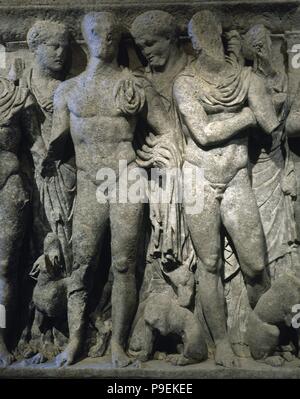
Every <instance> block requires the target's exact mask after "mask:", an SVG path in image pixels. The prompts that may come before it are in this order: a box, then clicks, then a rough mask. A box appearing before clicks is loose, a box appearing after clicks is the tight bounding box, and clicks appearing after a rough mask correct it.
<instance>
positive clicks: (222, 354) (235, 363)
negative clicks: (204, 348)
mask: <svg viewBox="0 0 300 399" xmlns="http://www.w3.org/2000/svg"><path fill="white" fill-rule="evenodd" d="M215 362H216V364H217V365H219V366H223V367H228V368H232V367H241V364H240V360H239V358H238V357H237V356H236V355H235V354H234V352H233V350H232V348H231V345H230V343H229V342H228V341H227V340H224V341H220V342H219V343H218V344H217V345H216V353H215Z"/></svg>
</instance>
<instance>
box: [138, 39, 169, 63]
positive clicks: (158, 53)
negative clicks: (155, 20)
mask: <svg viewBox="0 0 300 399" xmlns="http://www.w3.org/2000/svg"><path fill="white" fill-rule="evenodd" d="M136 44H137V45H138V46H139V48H140V49H141V51H142V53H143V55H144V56H145V58H146V59H147V61H148V62H149V64H150V65H151V67H152V68H153V69H156V68H158V69H159V68H163V67H164V66H165V65H166V63H167V61H168V59H169V57H170V52H171V51H172V50H171V49H172V41H171V39H170V38H169V37H161V36H157V35H147V34H145V36H141V37H139V38H138V39H136Z"/></svg>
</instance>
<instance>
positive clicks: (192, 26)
mask: <svg viewBox="0 0 300 399" xmlns="http://www.w3.org/2000/svg"><path fill="white" fill-rule="evenodd" d="M188 34H189V37H190V39H191V41H192V45H193V48H194V50H195V51H196V53H199V52H203V51H204V52H206V53H208V54H209V53H215V51H216V50H217V51H219V50H222V51H223V43H222V38H221V35H222V25H221V23H220V22H219V21H218V20H217V18H216V17H215V15H214V14H213V13H212V12H211V11H207V10H204V11H200V12H197V13H196V14H195V15H194V16H193V17H192V19H191V20H190V22H189V24H188Z"/></svg>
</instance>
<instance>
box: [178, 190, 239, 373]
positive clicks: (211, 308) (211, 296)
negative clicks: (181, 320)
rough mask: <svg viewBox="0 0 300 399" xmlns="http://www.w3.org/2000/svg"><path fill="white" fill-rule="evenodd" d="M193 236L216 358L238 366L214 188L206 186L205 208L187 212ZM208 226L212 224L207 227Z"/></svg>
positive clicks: (229, 365) (202, 300)
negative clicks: (227, 311) (227, 307)
mask: <svg viewBox="0 0 300 399" xmlns="http://www.w3.org/2000/svg"><path fill="white" fill-rule="evenodd" d="M186 220H187V223H188V227H189V230H190V234H191V238H192V241H193V244H194V247H195V250H196V253H197V256H198V257H199V258H200V260H201V266H200V267H199V270H198V275H199V285H198V289H199V298H200V301H201V304H202V308H203V312H204V315H205V319H206V321H207V324H208V327H209V329H210V331H211V333H212V335H213V339H214V342H215V344H216V352H215V361H216V363H217V364H219V365H222V366H225V367H235V366H238V365H239V363H238V360H237V358H236V356H235V355H234V353H233V350H232V348H231V345H230V342H229V338H228V335H227V330H226V318H225V307H224V294H223V287H222V285H221V279H220V274H219V270H220V262H221V244H220V229H221V218H220V202H219V200H218V199H217V198H216V192H215V190H214V189H213V188H212V187H211V186H210V185H209V183H207V184H205V186H204V209H203V210H202V212H201V213H199V214H195V215H189V214H187V215H186ZM208 226H209V227H208Z"/></svg>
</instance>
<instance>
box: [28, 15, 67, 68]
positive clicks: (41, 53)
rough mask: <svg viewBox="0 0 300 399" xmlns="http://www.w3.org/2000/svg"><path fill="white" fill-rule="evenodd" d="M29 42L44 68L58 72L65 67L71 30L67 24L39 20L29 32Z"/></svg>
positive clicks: (37, 59) (38, 61)
mask: <svg viewBox="0 0 300 399" xmlns="http://www.w3.org/2000/svg"><path fill="white" fill-rule="evenodd" d="M27 43H28V46H29V48H30V50H31V51H32V52H33V53H34V55H35V59H36V62H37V63H38V64H39V65H40V66H41V67H42V69H44V70H46V71H47V70H48V71H52V72H58V71H61V70H62V69H63V68H64V65H65V62H66V57H67V48H68V45H69V32H68V30H67V28H66V26H65V25H63V24H62V23H59V22H55V21H37V22H36V23H35V24H34V25H33V26H32V27H31V28H30V29H29V31H28V33H27Z"/></svg>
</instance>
